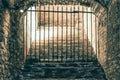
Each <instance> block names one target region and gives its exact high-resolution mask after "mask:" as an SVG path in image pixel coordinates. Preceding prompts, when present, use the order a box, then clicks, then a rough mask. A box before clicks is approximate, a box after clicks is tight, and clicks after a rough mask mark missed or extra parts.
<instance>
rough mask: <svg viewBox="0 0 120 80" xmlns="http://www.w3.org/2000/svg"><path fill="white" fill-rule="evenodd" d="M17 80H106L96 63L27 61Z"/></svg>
mask: <svg viewBox="0 0 120 80" xmlns="http://www.w3.org/2000/svg"><path fill="white" fill-rule="evenodd" d="M21 71H22V73H21V74H20V75H19V77H18V78H17V80H106V78H105V74H104V71H103V69H102V68H101V66H100V65H99V63H98V62H97V61H96V62H60V63H58V62H44V63H43V62H37V61H35V60H27V61H26V63H25V65H24V66H23V67H22V68H21Z"/></svg>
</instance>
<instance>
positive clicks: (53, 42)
mask: <svg viewBox="0 0 120 80" xmlns="http://www.w3.org/2000/svg"><path fill="white" fill-rule="evenodd" d="M53 11H54V5H53ZM54 47H55V46H54V12H53V61H54Z"/></svg>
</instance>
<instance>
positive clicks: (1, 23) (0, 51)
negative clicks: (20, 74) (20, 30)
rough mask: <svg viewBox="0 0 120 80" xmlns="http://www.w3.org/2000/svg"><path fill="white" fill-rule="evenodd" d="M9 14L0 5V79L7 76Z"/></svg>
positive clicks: (2, 79) (5, 79) (5, 78)
mask: <svg viewBox="0 0 120 80" xmlns="http://www.w3.org/2000/svg"><path fill="white" fill-rule="evenodd" d="M9 24H10V14H9V11H8V10H7V9H4V8H2V7H1V6H0V80H7V79H8V78H9V75H10V73H9V66H8V65H9V61H8V60H9V51H8V33H9V28H10V25H9Z"/></svg>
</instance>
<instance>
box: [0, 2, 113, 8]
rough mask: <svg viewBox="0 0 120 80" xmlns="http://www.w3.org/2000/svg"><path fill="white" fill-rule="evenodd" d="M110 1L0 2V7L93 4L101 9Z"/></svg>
mask: <svg viewBox="0 0 120 80" xmlns="http://www.w3.org/2000/svg"><path fill="white" fill-rule="evenodd" d="M111 1H112V0H0V6H3V5H4V7H7V8H10V9H16V10H17V9H19V8H23V7H25V6H30V5H34V4H36V3H40V4H43V5H45V4H63V5H66V4H79V5H84V6H88V7H90V6H92V4H94V2H97V3H99V4H100V5H102V6H103V7H107V6H108V5H109V3H110V2H111Z"/></svg>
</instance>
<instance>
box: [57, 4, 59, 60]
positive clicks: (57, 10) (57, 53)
mask: <svg viewBox="0 0 120 80" xmlns="http://www.w3.org/2000/svg"><path fill="white" fill-rule="evenodd" d="M57 11H59V6H57ZM58 39H59V13H57V61H58V58H59V56H58V55H59V54H58V50H59V49H58V47H59V44H58Z"/></svg>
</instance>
